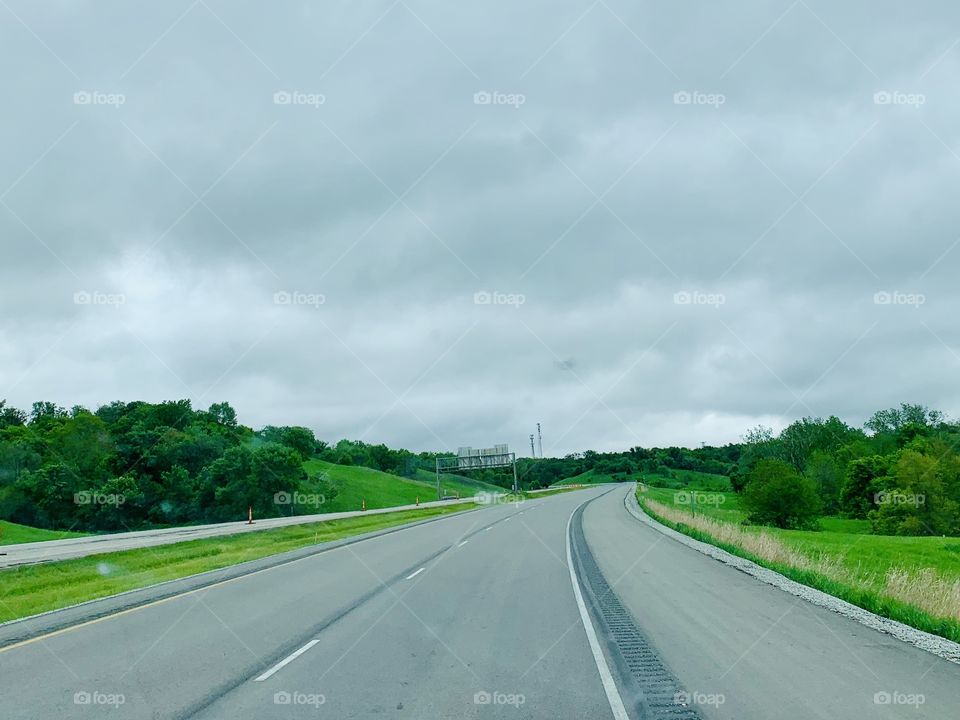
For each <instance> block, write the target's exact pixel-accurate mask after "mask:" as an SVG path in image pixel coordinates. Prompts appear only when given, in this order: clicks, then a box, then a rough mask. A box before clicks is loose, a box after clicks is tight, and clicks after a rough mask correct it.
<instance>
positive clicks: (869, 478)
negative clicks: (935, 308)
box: [521, 404, 960, 535]
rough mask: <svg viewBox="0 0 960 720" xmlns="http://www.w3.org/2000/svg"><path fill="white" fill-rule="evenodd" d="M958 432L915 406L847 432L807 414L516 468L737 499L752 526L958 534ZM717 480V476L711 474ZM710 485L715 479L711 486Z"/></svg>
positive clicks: (838, 423) (544, 479)
mask: <svg viewBox="0 0 960 720" xmlns="http://www.w3.org/2000/svg"><path fill="white" fill-rule="evenodd" d="M958 447H960V425H958V424H957V423H955V422H950V421H948V420H947V419H946V417H945V416H944V415H943V413H941V412H938V411H936V410H930V409H928V408H926V407H924V406H923V405H911V404H903V405H901V406H900V407H899V408H891V409H888V410H880V411H878V412H876V413H874V414H873V415H872V416H871V417H870V419H869V420H868V421H867V422H866V423H864V427H863V429H860V428H855V427H852V426H850V425H848V424H847V423H845V422H843V421H842V420H840V419H839V418H837V417H835V416H830V417H828V418H826V419H823V418H813V417H806V418H802V419H800V420H797V421H796V422H794V423H792V424H790V425H789V426H787V427H786V428H784V430H783V431H781V432H780V433H779V434H774V432H773V431H772V430H771V429H770V428H765V427H762V426H761V427H757V428H754V429H752V430H749V431H748V432H747V433H746V435H745V436H744V438H743V442H741V443H737V444H731V445H725V446H723V447H704V448H696V449H687V448H677V447H670V448H651V449H646V448H640V447H635V448H631V449H630V450H627V451H624V452H618V453H596V452H592V451H588V452H585V453H577V454H574V455H568V456H567V457H564V458H548V459H543V460H536V461H529V460H526V461H523V462H522V466H523V472H522V473H521V475H522V477H523V479H524V483H526V484H527V485H532V486H543V485H550V484H552V483H555V482H559V481H561V480H565V479H568V478H572V477H576V476H579V475H583V474H585V473H586V474H589V475H591V476H593V477H592V478H591V479H594V478H596V477H597V476H600V479H604V480H614V481H626V480H641V479H642V480H643V481H644V482H646V483H648V484H650V485H657V486H661V487H678V488H679V487H685V486H690V487H698V488H699V489H707V490H722V489H724V488H723V487H721V484H728V485H729V488H732V489H733V490H734V491H736V492H738V493H740V494H741V506H742V507H743V508H744V509H745V510H747V512H748V517H749V520H750V521H751V522H755V523H758V524H766V525H776V526H779V527H784V528H805V529H815V528H816V527H817V526H818V518H819V517H820V516H822V515H840V516H843V517H848V518H857V519H864V520H869V521H870V522H871V525H872V528H873V532H875V533H878V534H884V535H960V454H958V452H957V449H958ZM710 476H724V477H710ZM718 481H723V483H720V482H718Z"/></svg>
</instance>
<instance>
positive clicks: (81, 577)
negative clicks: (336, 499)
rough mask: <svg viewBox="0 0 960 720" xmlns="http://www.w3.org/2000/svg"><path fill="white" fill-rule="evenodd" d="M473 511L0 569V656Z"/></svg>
mask: <svg viewBox="0 0 960 720" xmlns="http://www.w3.org/2000/svg"><path fill="white" fill-rule="evenodd" d="M474 507H475V506H472V505H469V506H463V505H458V506H454V507H442V508H429V509H426V510H411V511H403V512H397V513H391V514H383V515H377V516H365V517H358V518H348V519H345V520H338V521H331V522H327V523H319V524H317V525H298V526H293V527H288V528H282V529H277V530H265V531H263V532H260V533H251V534H246V535H237V536H227V537H221V538H215V539H214V538H211V539H205V540H194V541H190V542H185V543H179V544H177V545H167V546H163V547H152V548H146V549H141V550H128V551H123V552H119V553H110V554H106V555H97V556H91V557H88V558H82V559H78V560H66V561H62V562H55V563H47V564H43V565H31V566H20V567H17V568H12V569H9V570H3V571H0V587H2V592H0V619H3V620H5V622H3V623H2V624H0V652H2V650H3V649H4V647H6V648H9V647H12V646H15V645H17V644H20V643H22V642H24V641H30V640H31V639H32V638H36V637H42V636H44V635H47V634H49V633H52V632H55V631H59V630H62V629H64V628H69V627H71V626H77V625H79V624H81V623H88V622H94V621H97V620H99V619H102V618H105V617H108V616H112V615H115V614H117V613H118V612H122V611H130V610H132V609H136V608H138V607H143V606H147V605H148V604H152V603H155V602H158V601H161V600H164V599H167V598H171V597H175V596H177V595H183V594H184V593H187V592H192V591H194V590H197V589H199V588H205V587H210V586H213V585H215V584H219V583H223V582H227V581H230V580H233V579H237V578H239V577H243V576H246V575H250V574H252V573H254V572H260V571H263V570H265V569H269V568H272V567H276V566H278V565H283V564H286V563H290V562H296V561H297V560H300V559H304V558H307V557H310V556H312V555H316V554H318V553H322V552H327V551H329V550H333V549H336V548H338V547H341V546H344V545H349V544H352V543H356V542H361V541H363V540H366V539H369V538H372V537H377V536H379V535H385V534H389V533H393V532H398V531H400V530H403V529H406V528H409V527H413V526H415V525H420V524H423V523H429V522H435V521H437V520H440V519H442V518H443V517H446V516H450V515H452V514H456V513H460V512H463V511H464V510H466V509H468V508H469V509H472V508H474Z"/></svg>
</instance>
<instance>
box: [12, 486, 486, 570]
mask: <svg viewBox="0 0 960 720" xmlns="http://www.w3.org/2000/svg"><path fill="white" fill-rule="evenodd" d="M471 500H472V498H465V499H463V500H434V501H431V502H424V503H420V504H419V505H400V506H397V507H388V508H378V509H376V510H366V511H359V510H351V511H347V512H334V513H319V514H316V515H293V516H291V517H276V518H262V519H257V520H255V522H254V523H253V524H249V523H247V522H246V521H239V522H222V523H211V524H208V525H191V526H189V527H175V528H163V529H160V530H137V531H133V532H122V533H108V534H106V535H89V536H85V537H77V538H66V539H64V540H43V541H41V542H32V543H18V544H16V545H0V568H5V567H13V566H15V565H33V564H36V563H41V562H52V561H54V560H71V559H74V558H79V557H86V556H87V555H99V554H101V553H108V552H119V551H121V550H136V549H138V548H144V547H156V546H157V545H172V544H174V543H179V542H186V541H187V540H200V539H201V538H210V537H219V536H222V535H238V534H240V533H248V532H258V531H260V530H271V529H273V528H278V527H287V526H290V525H307V524H309V523H315V522H325V521H327V520H339V519H341V518H350V517H357V516H360V515H379V514H382V513H390V512H397V511H400V510H415V509H417V508H425V507H442V506H444V505H457V504H459V503H462V502H470V501H471Z"/></svg>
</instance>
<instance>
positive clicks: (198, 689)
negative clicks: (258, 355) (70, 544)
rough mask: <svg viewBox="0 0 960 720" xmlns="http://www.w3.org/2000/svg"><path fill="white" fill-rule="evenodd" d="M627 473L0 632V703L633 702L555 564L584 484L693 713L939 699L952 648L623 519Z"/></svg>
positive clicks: (4, 706) (764, 719)
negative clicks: (18, 633) (43, 627)
mask: <svg viewBox="0 0 960 720" xmlns="http://www.w3.org/2000/svg"><path fill="white" fill-rule="evenodd" d="M628 490H629V489H628V488H625V487H622V486H616V487H613V488H612V489H611V488H610V487H601V488H592V489H585V490H580V491H577V492H571V493H564V494H560V495H555V496H550V497H545V498H541V499H537V500H530V501H527V502H525V503H522V504H520V505H519V506H512V505H498V506H494V507H490V508H487V509H484V510H479V511H476V512H471V513H467V514H464V515H459V516H454V517H449V518H444V519H441V520H438V521H436V522H432V523H429V524H425V525H420V526H417V527H412V528H409V529H405V530H402V531H399V532H396V533H393V534H391V535H387V536H383V537H379V538H372V539H369V540H364V541H362V542H359V543H356V544H354V545H351V546H347V547H343V548H338V549H335V550H331V551H329V552H326V553H323V554H320V555H315V556H311V557H308V558H305V559H302V560H298V561H296V562H293V563H290V564H287V565H282V566H278V567H275V568H272V569H269V570H266V571H263V572H259V573H257V574H254V575H249V576H246V577H243V578H238V579H235V580H231V581H229V582H227V583H224V584H221V585H217V586H213V587H209V588H206V589H203V590H200V591H197V592H194V593H190V594H187V595H183V596H179V597H176V598H172V599H168V600H166V601H162V602H159V603H156V604H153V605H149V606H145V607H143V608H139V609H135V610H133V611H130V612H127V613H124V614H120V615H116V616H111V617H108V618H105V619H103V620H100V621H96V622H93V623H90V624H88V625H84V626H81V627H77V628H74V629H68V630H67V631H64V632H60V633H57V634H54V635H52V636H48V637H44V638H40V639H37V640H34V641H32V642H28V643H26V644H22V645H19V646H12V647H10V648H5V649H0V717H3V718H4V719H6V718H18V719H19V718H43V719H46V718H50V717H61V718H100V717H103V716H104V712H105V710H109V711H110V713H109V715H110V716H111V717H118V718H120V717H122V718H187V717H189V718H200V719H203V720H212V719H218V720H219V719H221V718H225V717H238V718H246V717H256V718H265V719H270V718H285V719H287V718H301V717H302V718H317V717H336V718H368V717H387V718H404V717H406V718H416V719H418V720H419V719H420V718H431V719H432V718H551V719H553V718H589V719H590V720H606V719H608V718H621V720H622V718H623V717H624V716H623V715H617V714H616V713H617V708H616V703H615V702H613V700H612V699H611V695H610V692H609V690H610V687H611V683H612V682H613V679H614V678H616V679H617V681H618V684H617V685H616V686H613V693H614V694H615V696H616V698H615V699H616V700H618V701H619V700H620V699H621V698H622V702H623V703H624V705H625V706H626V708H627V709H628V710H629V711H630V712H631V713H633V714H631V717H639V715H638V714H636V712H635V711H636V710H637V709H638V708H641V709H642V708H643V707H644V706H643V703H648V704H649V702H650V699H651V698H652V697H653V695H646V696H641V695H639V694H638V693H636V692H635V690H636V687H638V686H643V682H640V681H637V683H634V684H631V683H632V680H631V678H630V677H628V675H629V668H628V667H627V665H626V664H625V662H624V658H623V657H621V656H620V655H619V654H618V653H617V652H616V650H615V647H616V646H615V644H613V643H612V642H611V637H610V636H608V635H607V634H606V632H605V631H606V629H607V625H606V622H605V621H603V620H602V619H601V618H600V616H595V617H594V618H593V620H590V619H589V618H588V623H587V625H584V623H583V615H582V614H581V611H580V608H579V607H578V603H577V599H576V593H575V592H574V586H573V584H572V582H571V574H570V570H569V566H568V556H567V551H568V550H569V549H570V547H571V546H572V547H573V548H574V552H573V555H572V557H573V559H574V562H573V564H574V566H575V567H581V566H582V565H583V562H584V560H583V558H584V554H582V553H581V551H580V550H577V549H576V548H578V547H581V545H580V541H579V540H578V539H577V538H578V534H577V533H578V530H577V528H578V524H577V522H576V520H574V521H573V523H572V525H571V527H572V529H573V532H570V533H569V535H568V522H569V521H570V519H571V516H572V515H573V513H574V510H575V509H576V508H577V507H578V506H579V505H580V504H581V503H584V502H585V501H590V502H589V503H588V504H587V505H586V506H585V508H584V510H583V512H582V537H583V539H584V546H586V547H589V549H590V550H592V554H593V557H595V560H596V566H598V567H599V569H600V570H602V572H603V576H604V577H605V578H606V582H607V583H609V585H610V586H611V587H612V588H613V591H614V593H615V597H616V598H618V599H619V603H621V604H622V606H623V608H625V609H626V611H627V612H628V613H629V615H630V616H632V618H633V622H628V624H629V625H630V627H634V626H636V628H639V631H640V632H641V633H642V634H643V636H645V638H646V639H647V640H648V641H649V645H648V647H647V649H646V650H644V652H647V654H648V655H649V656H652V657H654V658H658V660H657V662H659V663H661V665H662V666H665V667H666V669H667V670H668V671H669V672H666V673H660V672H659V671H658V673H657V681H658V682H666V681H665V680H663V677H667V676H668V675H669V674H670V673H672V675H673V679H672V680H671V679H669V678H667V679H668V680H670V682H671V683H672V682H675V683H676V687H677V689H680V690H682V691H683V692H684V693H688V695H685V696H684V698H688V699H689V700H690V702H691V703H692V704H693V706H694V708H695V710H696V713H697V715H698V716H699V717H701V718H704V719H705V720H714V719H718V718H724V719H726V718H730V719H731V720H732V719H733V718H738V719H740V720H768V719H769V718H774V717H776V718H787V719H792V718H804V719H805V720H806V719H808V718H814V719H816V718H830V719H831V720H845V719H847V718H849V719H850V720H860V718H865V717H879V718H919V719H923V718H937V719H938V720H939V718H946V717H956V716H957V710H958V709H960V666H957V665H954V664H951V663H948V662H946V661H942V660H939V659H938V658H936V657H935V656H933V655H931V654H928V653H925V652H923V651H920V650H918V649H916V648H914V647H913V646H910V645H906V644H904V643H901V642H899V641H897V640H895V639H893V638H890V637H888V636H885V635H882V634H880V633H877V632H876V631H873V630H870V629H868V628H866V627H863V626H861V625H859V624H857V623H855V622H853V621H852V620H849V619H847V618H844V617H841V616H838V615H835V614H832V613H830V612H828V611H826V610H823V609H821V608H818V607H815V606H812V605H809V604H807V603H805V602H804V601H802V600H799V599H798V598H796V597H793V596H791V595H788V594H786V593H784V592H782V591H780V590H777V589H775V588H772V587H770V586H768V585H765V584H763V583H761V582H759V581H758V580H756V579H754V578H752V577H750V576H747V575H745V574H743V573H740V572H738V571H737V570H735V569H733V568H731V567H729V566H726V565H723V564H721V563H719V562H717V561H715V560H712V559H710V558H707V557H706V556H704V555H701V554H700V553H698V552H696V551H695V550H692V549H690V548H688V547H686V546H684V545H682V544H680V543H678V542H676V541H675V540H672V539H670V538H668V537H665V536H663V535H661V534H660V533H658V532H657V531H655V530H653V529H651V528H648V527H646V526H644V525H641V524H640V523H638V522H637V521H636V520H635V519H634V518H632V517H631V516H629V515H628V514H627V512H626V510H625V509H624V508H623V499H624V496H625V493H626V492H627V491H628ZM576 517H577V516H575V515H574V518H576ZM568 537H573V538H574V542H573V543H572V545H571V544H568ZM591 562H593V561H592V560H591ZM593 587H595V586H594V585H585V586H584V590H583V595H584V597H585V598H586V602H587V604H590V603H591V602H592V600H591V598H592V597H594V596H593V595H592V592H593V591H592V590H591V588H593ZM601 604H604V603H601ZM605 612H606V611H605ZM593 627H596V629H597V638H598V639H597V646H598V647H599V648H600V650H599V651H598V652H599V654H600V658H599V660H598V657H597V655H596V654H595V652H594V650H595V648H594V646H593V645H592V644H591V641H590V636H589V631H588V628H591V629H592V628H593ZM616 637H617V636H616V635H615V636H614V638H613V639H616ZM605 664H609V667H610V668H611V669H612V675H610V676H606V677H605V676H604V674H603V672H602V666H603V665H605ZM661 675H663V677H661ZM605 680H606V683H605ZM668 684H669V683H668ZM671 687H673V686H672V685H671ZM78 693H80V694H79V695H78ZM878 693H879V694H880V695H879V697H880V698H881V700H882V699H883V698H884V697H887V696H889V697H890V698H891V700H892V703H896V702H898V701H901V702H902V701H908V700H910V699H913V700H914V704H881V705H877V704H875V702H874V699H875V696H876V695H877V694H878ZM121 698H122V701H123V702H122V704H119V700H120V699H121ZM720 698H722V700H723V702H722V703H720V702H719V699H720ZM918 698H922V704H919V700H918ZM77 700H79V703H78V702H77ZM86 700H90V702H89V703H87V702H86ZM111 702H112V703H113V706H111V705H110V703H111ZM667 709H668V710H669V711H670V712H669V713H667V714H661V715H656V717H666V716H670V717H685V718H686V717H692V716H691V715H685V716H684V715H682V714H676V713H677V712H678V711H679V712H681V713H682V711H683V708H680V707H670V708H667ZM654 714H655V713H654Z"/></svg>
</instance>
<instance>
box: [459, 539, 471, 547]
mask: <svg viewBox="0 0 960 720" xmlns="http://www.w3.org/2000/svg"><path fill="white" fill-rule="evenodd" d="M468 542H470V541H469V540H464V541H463V542H462V543H460V544H459V545H457V547H463V546H464V545H466V544H467V543H468Z"/></svg>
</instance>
